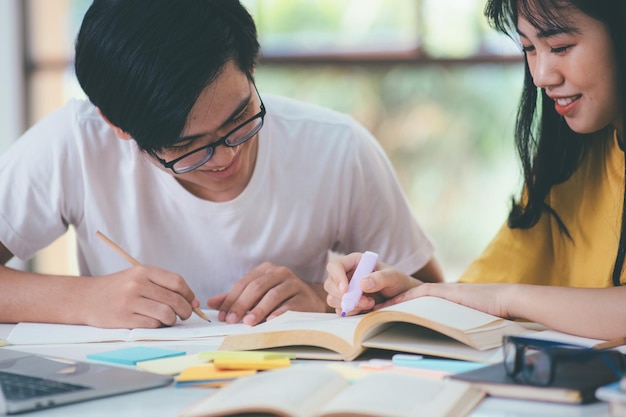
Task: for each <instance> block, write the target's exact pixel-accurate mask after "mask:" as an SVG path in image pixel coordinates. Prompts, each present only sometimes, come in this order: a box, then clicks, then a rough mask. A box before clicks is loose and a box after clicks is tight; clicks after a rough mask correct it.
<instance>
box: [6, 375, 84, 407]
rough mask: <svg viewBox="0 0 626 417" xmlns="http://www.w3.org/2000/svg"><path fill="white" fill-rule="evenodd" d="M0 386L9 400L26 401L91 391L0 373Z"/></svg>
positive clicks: (49, 381)
mask: <svg viewBox="0 0 626 417" xmlns="http://www.w3.org/2000/svg"><path fill="white" fill-rule="evenodd" d="M0 386H1V387H2V392H3V394H4V397H5V398H6V399H7V400H26V399H29V398H37V397H44V396H46V395H52V394H59V393H66V392H72V391H81V390H85V389H89V387H85V386H82V385H74V384H65V383H63V382H57V381H52V380H49V379H42V378H35V377H32V376H25V375H19V374H13V373H10V372H2V371H0Z"/></svg>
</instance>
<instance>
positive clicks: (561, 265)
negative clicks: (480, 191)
mask: <svg viewBox="0 0 626 417" xmlns="http://www.w3.org/2000/svg"><path fill="white" fill-rule="evenodd" d="M590 140H593V141H594V143H593V144H592V147H591V148H590V149H589V151H588V152H587V154H586V155H585V156H584V157H583V160H582V162H581V165H580V167H579V168H578V169H577V170H576V172H575V173H574V174H573V175H572V176H571V177H570V178H569V179H568V180H567V181H566V182H564V183H562V184H559V185H557V186H554V187H553V188H552V190H551V191H550V194H549V195H548V201H549V204H550V206H551V207H552V208H553V209H554V210H555V211H556V212H557V214H558V215H559V216H560V218H561V220H563V222H564V224H565V226H566V227H567V229H568V231H569V233H570V234H571V236H572V238H573V240H569V239H568V238H567V236H565V235H564V234H563V233H561V232H560V231H559V227H558V225H557V223H556V221H555V220H554V217H553V216H551V215H549V214H547V213H544V214H543V215H542V216H541V218H540V220H539V222H538V223H537V224H536V225H535V226H534V227H532V228H530V229H510V228H509V227H508V226H507V225H506V224H505V225H504V226H503V227H502V228H501V229H500V231H499V232H498V233H497V234H496V236H495V237H494V239H493V240H492V241H491V243H489V245H488V246H487V248H486V249H485V251H484V252H483V253H482V254H481V255H480V257H478V258H477V259H476V260H475V261H474V262H473V263H472V264H471V265H470V266H469V268H468V269H467V271H465V273H464V274H463V275H462V276H461V278H460V280H459V281H461V282H475V283H478V282H511V283H525V284H543V285H559V286H570V287H608V286H611V285H612V282H611V274H612V271H613V265H614V264H615V257H616V255H617V247H618V244H619V236H620V228H621V220H622V203H623V198H624V152H623V151H622V150H621V149H620V147H619V144H618V142H617V135H616V134H611V135H606V136H602V137H597V138H593V139H590ZM625 263H626V262H625ZM621 280H622V283H624V282H626V277H625V276H624V269H622V278H621Z"/></svg>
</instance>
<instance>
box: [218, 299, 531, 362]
mask: <svg viewBox="0 0 626 417" xmlns="http://www.w3.org/2000/svg"><path fill="white" fill-rule="evenodd" d="M525 332H528V330H527V329H525V328H524V327H522V326H520V325H518V324H516V323H514V322H512V321H510V320H505V319H502V318H500V317H496V316H492V315H490V314H486V313H483V312H480V311H477V310H474V309H471V308H469V307H465V306H462V305H460V304H456V303H453V302H451V301H447V300H444V299H443V298H437V297H420V298H415V299H413V300H409V301H406V302H404V303H401V304H396V305H393V306H390V307H386V308H384V309H381V310H377V311H373V312H370V313H367V314H364V315H358V316H351V317H339V316H338V315H336V314H333V313H303V312H293V311H288V312H286V313H284V314H282V315H280V316H278V317H276V318H275V319H273V320H270V321H268V322H266V323H262V324H259V325H258V326H256V327H254V328H251V329H250V330H249V331H246V332H242V333H237V334H231V335H227V336H226V337H225V338H224V341H223V342H222V344H221V345H220V349H225V350H254V349H270V348H284V350H287V351H289V352H293V353H295V354H296V356H297V357H300V358H312V359H321V358H326V359H343V360H347V361H350V360H353V359H355V358H356V357H357V356H359V355H360V354H361V353H362V352H363V351H365V349H366V348H378V349H388V350H394V351H400V352H411V353H419V354H426V355H433V356H441V357H449V358H454V359H463V360H470V361H476V362H484V363H496V362H500V361H501V360H502V349H501V348H500V346H501V344H502V336H503V335H505V334H522V333H525ZM314 348H317V349H314ZM320 348H321V349H324V350H321V349H320ZM329 352H330V353H331V354H329ZM333 352H334V355H333V354H332V353H333Z"/></svg>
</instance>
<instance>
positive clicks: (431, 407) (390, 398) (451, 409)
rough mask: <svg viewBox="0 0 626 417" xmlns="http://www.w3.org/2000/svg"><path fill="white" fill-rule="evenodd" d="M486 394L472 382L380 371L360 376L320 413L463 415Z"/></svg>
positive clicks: (394, 416) (374, 416) (395, 416)
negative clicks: (472, 384)
mask: <svg viewBox="0 0 626 417" xmlns="http://www.w3.org/2000/svg"><path fill="white" fill-rule="evenodd" d="M483 397H484V394H483V392H482V391H480V390H478V389H476V388H472V387H471V386H470V385H469V384H465V383H460V384H457V383H455V382H454V381H447V380H436V379H432V378H423V377H419V376H415V375H407V374H401V373H394V372H385V371H380V372H375V373H372V374H370V375H367V376H365V377H363V378H362V379H358V380H357V381H356V382H354V383H353V384H352V385H351V386H350V387H348V388H346V389H345V390H344V391H342V392H341V393H340V394H338V395H337V396H336V397H335V398H333V399H332V400H331V402H330V403H329V404H328V405H326V406H324V407H323V408H322V410H321V411H320V414H319V416H320V417H334V416H345V415H350V416H359V417H360V416H363V417H366V416H367V417H370V416H371V417H378V416H386V417H414V416H428V417H461V416H464V415H465V414H467V413H468V412H469V411H470V410H471V409H472V408H473V407H474V406H476V405H477V404H478V403H479V402H480V401H481V400H482V398H483Z"/></svg>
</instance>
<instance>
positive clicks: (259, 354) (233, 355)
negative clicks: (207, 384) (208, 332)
mask: <svg viewBox="0 0 626 417" xmlns="http://www.w3.org/2000/svg"><path fill="white" fill-rule="evenodd" d="M198 356H199V357H200V358H201V359H204V360H207V361H210V360H215V359H255V360H264V359H278V358H292V359H293V358H295V355H294V354H290V353H277V352H263V351H258V350H216V351H210V352H200V353H198Z"/></svg>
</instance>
